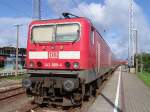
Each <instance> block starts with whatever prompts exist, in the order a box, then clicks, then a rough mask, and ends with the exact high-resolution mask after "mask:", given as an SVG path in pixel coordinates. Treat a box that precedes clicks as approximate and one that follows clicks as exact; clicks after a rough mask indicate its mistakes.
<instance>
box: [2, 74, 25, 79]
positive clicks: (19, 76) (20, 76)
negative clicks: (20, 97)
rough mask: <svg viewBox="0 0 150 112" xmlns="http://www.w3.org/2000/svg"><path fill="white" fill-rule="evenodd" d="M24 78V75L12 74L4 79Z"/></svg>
mask: <svg viewBox="0 0 150 112" xmlns="http://www.w3.org/2000/svg"><path fill="white" fill-rule="evenodd" d="M23 78H24V75H17V76H11V77H5V78H3V79H8V80H21V79H23Z"/></svg>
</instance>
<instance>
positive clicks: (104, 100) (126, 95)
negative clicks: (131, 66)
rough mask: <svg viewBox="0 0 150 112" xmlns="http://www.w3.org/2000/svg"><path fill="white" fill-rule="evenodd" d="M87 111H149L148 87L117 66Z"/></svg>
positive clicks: (149, 95) (149, 96)
mask: <svg viewBox="0 0 150 112" xmlns="http://www.w3.org/2000/svg"><path fill="white" fill-rule="evenodd" d="M88 112H150V88H148V87H147V86H146V85H144V83H143V82H142V81H141V80H140V79H139V78H138V77H137V75H135V74H130V73H128V72H125V70H124V68H123V67H119V68H118V69H117V70H116V71H115V72H114V74H113V75H112V77H111V78H110V80H109V81H108V82H107V83H106V85H105V87H104V89H103V90H102V91H101V93H100V95H99V96H98V98H97V99H96V100H95V102H94V103H93V105H92V106H91V107H90V108H89V110H88Z"/></svg>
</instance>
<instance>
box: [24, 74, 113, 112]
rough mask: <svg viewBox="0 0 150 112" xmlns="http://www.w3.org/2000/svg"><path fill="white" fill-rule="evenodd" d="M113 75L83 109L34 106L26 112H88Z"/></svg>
mask: <svg viewBox="0 0 150 112" xmlns="http://www.w3.org/2000/svg"><path fill="white" fill-rule="evenodd" d="M111 76H112V75H109V76H108V77H107V78H106V79H105V80H104V81H103V83H102V84H101V86H100V87H99V89H98V90H97V93H96V96H95V97H94V96H92V97H90V99H89V101H84V102H83V104H82V106H81V107H68V108H67V109H64V108H62V107H57V106H56V107H55V106H47V107H39V106H36V108H35V107H34V106H33V107H31V108H30V109H28V111H24V112H87V111H88V109H89V107H90V106H91V105H92V104H93V103H94V102H95V100H96V98H97V97H98V95H100V93H101V91H102V89H103V88H104V86H105V84H106V83H107V81H108V80H109V79H110V78H111Z"/></svg>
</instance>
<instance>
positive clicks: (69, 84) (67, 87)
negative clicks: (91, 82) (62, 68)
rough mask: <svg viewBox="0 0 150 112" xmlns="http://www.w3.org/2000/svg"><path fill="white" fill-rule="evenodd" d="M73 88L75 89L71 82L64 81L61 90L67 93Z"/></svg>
mask: <svg viewBox="0 0 150 112" xmlns="http://www.w3.org/2000/svg"><path fill="white" fill-rule="evenodd" d="M74 87H75V84H74V82H73V81H72V80H65V81H64V83H63V88H64V89H65V90H66V91H68V92H70V91H72V90H73V89H74Z"/></svg>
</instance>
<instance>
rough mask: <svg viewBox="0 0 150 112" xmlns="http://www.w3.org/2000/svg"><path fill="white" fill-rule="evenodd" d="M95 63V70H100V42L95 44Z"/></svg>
mask: <svg viewBox="0 0 150 112" xmlns="http://www.w3.org/2000/svg"><path fill="white" fill-rule="evenodd" d="M96 64H97V72H98V73H99V72H100V43H98V42H97V46H96Z"/></svg>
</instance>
